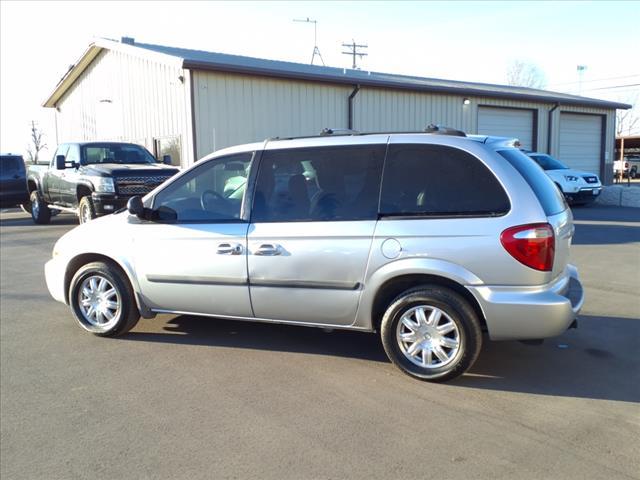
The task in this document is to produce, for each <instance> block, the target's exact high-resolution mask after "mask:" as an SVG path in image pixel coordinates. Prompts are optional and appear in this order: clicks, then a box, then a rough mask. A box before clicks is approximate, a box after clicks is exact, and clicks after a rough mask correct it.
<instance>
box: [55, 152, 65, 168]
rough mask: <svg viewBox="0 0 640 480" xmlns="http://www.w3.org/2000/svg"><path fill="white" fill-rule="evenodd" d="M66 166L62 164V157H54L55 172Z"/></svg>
mask: <svg viewBox="0 0 640 480" xmlns="http://www.w3.org/2000/svg"><path fill="white" fill-rule="evenodd" d="M66 167H67V166H66V165H65V163H64V155H56V170H64V169H65V168H66Z"/></svg>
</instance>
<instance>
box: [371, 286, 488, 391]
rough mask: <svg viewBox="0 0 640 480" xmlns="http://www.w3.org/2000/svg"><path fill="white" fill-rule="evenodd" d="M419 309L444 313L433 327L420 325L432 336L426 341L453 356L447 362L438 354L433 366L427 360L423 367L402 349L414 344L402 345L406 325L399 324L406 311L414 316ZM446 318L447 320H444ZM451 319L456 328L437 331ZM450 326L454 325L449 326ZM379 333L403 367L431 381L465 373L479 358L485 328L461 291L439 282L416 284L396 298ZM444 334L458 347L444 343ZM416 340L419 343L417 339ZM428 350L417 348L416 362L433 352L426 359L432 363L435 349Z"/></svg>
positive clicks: (393, 356)
mask: <svg viewBox="0 0 640 480" xmlns="http://www.w3.org/2000/svg"><path fill="white" fill-rule="evenodd" d="M420 309H422V311H423V312H424V313H426V312H430V313H433V312H435V311H436V310H437V311H440V312H441V313H443V314H444V315H442V316H440V320H438V321H436V322H435V324H434V325H432V326H431V327H430V328H429V327H428V326H427V325H426V324H423V325H421V327H420V328H421V329H425V330H424V332H422V333H424V335H427V336H429V337H428V338H429V339H428V340H424V341H425V342H428V344H432V345H436V347H435V348H436V349H439V352H440V353H444V355H445V357H447V356H449V355H450V356H449V357H448V359H447V360H446V361H442V360H441V359H440V357H439V356H438V358H437V359H436V358H434V359H433V360H435V361H434V362H433V363H432V364H431V366H426V365H424V363H423V365H422V366H421V365H418V364H416V363H414V361H412V360H410V359H409V356H410V355H409V353H410V352H409V353H405V352H404V351H403V349H406V350H407V352H408V351H409V350H411V347H409V348H405V347H406V345H404V346H403V343H402V341H401V340H400V339H399V338H398V337H399V335H400V334H401V333H402V330H403V329H405V328H406V327H405V326H404V324H403V325H402V326H400V327H399V325H398V324H399V322H401V320H402V317H403V316H405V314H408V315H409V316H410V315H413V314H412V313H411V312H415V311H418V310H420ZM414 318H416V320H417V318H418V315H417V314H416V315H415V317H414ZM443 321H444V322H445V323H442V322H443ZM449 321H450V322H452V323H453V324H454V325H455V329H454V330H453V331H451V332H448V333H445V334H443V335H441V334H440V333H438V332H437V330H436V329H435V327H437V326H441V327H446V326H448V325H449ZM417 323H420V322H417ZM449 328H451V327H450V326H449ZM407 330H409V329H407ZM427 330H428V331H427ZM422 333H421V334H422ZM380 334H381V338H382V345H383V346H384V350H385V352H386V353H387V356H388V357H389V359H390V360H391V361H392V362H393V363H394V364H395V365H396V366H397V367H398V368H400V370H402V371H403V372H404V373H406V374H407V375H410V376H412V377H414V378H418V379H420V380H426V381H430V382H444V381H446V380H451V379H452V378H455V377H458V376H460V375H462V374H463V373H464V372H466V371H467V370H468V369H469V368H470V367H471V366H472V365H473V363H474V362H475V361H476V359H477V358H478V354H479V353H480V348H481V347H482V330H481V328H480V321H479V320H478V316H477V315H476V312H475V311H474V309H473V308H472V307H471V305H469V303H468V302H467V301H466V300H465V299H464V298H463V297H462V296H460V295H459V294H458V293H456V292H454V291H453V290H450V289H448V288H445V287H441V286H438V285H424V286H420V287H416V288H413V289H411V290H407V291H406V292H404V293H402V294H401V295H399V296H398V297H396V299H395V300H393V301H392V302H391V304H390V305H389V307H388V308H387V310H386V312H385V314H384V317H383V318H382V323H381V325H380ZM412 334H414V332H413V331H408V333H402V335H412ZM430 335H433V336H434V338H433V339H432V338H431V337H430ZM445 337H446V338H448V339H449V340H448V342H449V343H451V342H453V341H457V345H458V347H457V350H456V349H455V347H449V346H446V345H445V344H444V343H441V342H444V341H445ZM434 339H435V340H434ZM432 342H437V343H432ZM415 343H416V344H418V342H417V341H416V342H415ZM423 350H427V353H425V354H423V353H422V351H423ZM429 350H430V349H429V348H426V349H422V348H420V349H418V351H419V352H420V359H417V358H416V359H415V361H416V362H424V361H425V357H424V356H423V355H428V356H429V355H430V356H429V357H427V359H426V360H427V362H430V361H431V358H432V357H433V352H432V353H429ZM436 356H437V355H436Z"/></svg>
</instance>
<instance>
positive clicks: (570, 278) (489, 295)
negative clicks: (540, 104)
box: [467, 265, 584, 340]
mask: <svg viewBox="0 0 640 480" xmlns="http://www.w3.org/2000/svg"><path fill="white" fill-rule="evenodd" d="M467 288H469V290H470V291H471V293H473V295H474V296H475V297H476V299H477V300H478V302H479V303H480V307H481V308H482V311H483V313H484V316H485V319H486V321H487V329H488V331H489V337H490V338H491V339H492V340H532V339H541V338H548V337H555V336H557V335H560V334H561V333H563V332H564V331H566V330H567V329H568V328H569V326H571V324H572V323H573V321H574V320H575V318H576V317H577V315H578V313H579V312H580V309H581V308H582V304H583V303H584V290H583V288H582V284H581V283H580V280H579V278H578V270H577V269H576V268H575V267H574V266H573V265H568V266H567V269H566V270H565V273H564V274H563V275H562V276H561V277H560V278H559V279H556V280H554V281H553V282H552V283H550V284H548V285H543V286H540V287H495V286H482V287H467Z"/></svg>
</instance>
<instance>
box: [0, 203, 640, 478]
mask: <svg viewBox="0 0 640 480" xmlns="http://www.w3.org/2000/svg"><path fill="white" fill-rule="evenodd" d="M575 216H576V237H575V239H574V248H573V251H572V255H573V262H574V263H576V264H577V265H578V267H579V268H580V271H581V275H582V281H583V284H584V286H585V289H586V294H587V300H586V303H585V306H584V309H583V312H582V315H581V318H580V325H579V328H578V329H577V330H570V331H568V332H566V333H565V334H564V335H562V336H561V337H558V338H555V339H551V340H548V341H546V342H545V343H544V344H543V345H542V346H527V345H523V344H521V343H517V342H505V343H489V342H487V343H486V344H485V346H484V348H483V351H482V353H481V355H480V358H479V360H478V362H477V363H476V365H475V366H474V367H473V368H472V370H471V372H470V374H468V375H466V376H464V377H463V378H461V379H458V380H456V381H453V382H451V383H448V384H443V385H438V384H427V383H421V382H418V381H415V380H412V379H410V378H409V377H407V376H404V375H402V374H401V373H399V372H398V371H397V370H396V369H395V368H394V367H393V366H392V365H391V364H390V363H389V362H388V361H387V360H386V357H385V355H384V352H383V350H382V347H381V345H380V343H379V341H378V339H377V337H376V336H375V335H371V334H362V333H355V332H333V333H327V332H323V331H321V330H316V329H308V328H302V327H289V326H273V325H262V324H251V323H234V322H230V321H221V320H215V319H206V318H195V317H188V316H177V317H176V316H171V315H163V316H159V317H158V318H156V319H154V320H141V321H140V323H139V324H138V326H137V327H136V328H135V329H134V330H133V331H132V332H131V333H130V334H129V335H127V336H125V337H123V338H119V339H103V338H97V337H94V336H91V335H88V334H86V333H85V332H83V331H82V330H81V329H80V328H79V327H77V326H76V325H75V323H74V321H73V319H72V318H71V314H70V312H69V311H68V309H67V307H65V306H64V305H61V304H58V303H56V302H54V301H53V300H51V299H50V297H49V295H48V293H47V291H46V287H45V285H44V275H43V264H44V262H45V261H46V260H47V259H48V258H49V256H50V254H51V249H52V247H53V244H54V242H55V240H56V239H57V238H58V237H59V236H60V235H62V234H63V233H64V232H66V231H68V230H69V229H70V228H72V227H73V226H74V225H75V224H76V220H75V218H73V217H70V216H68V215H59V216H57V217H55V218H54V219H53V220H52V224H51V225H48V226H35V225H33V224H32V222H31V220H30V219H29V218H28V217H27V216H26V215H25V214H23V213H21V212H15V211H12V212H6V213H2V214H0V225H1V250H0V254H1V260H2V264H1V267H2V268H1V283H0V290H1V294H0V295H1V296H0V302H1V320H0V347H1V348H0V360H1V362H0V369H1V370H0V373H1V378H0V380H1V388H0V400H1V417H2V418H1V419H2V422H1V446H0V448H1V450H0V452H1V471H0V476H2V478H11V479H20V478H24V479H33V478H48V479H50V478H65V479H66V478H109V479H110V478H278V479H279V478H295V479H303V478H381V479H389V478H401V477H403V478H404V477H417V478H425V477H427V476H436V475H438V476H441V477H443V478H536V479H537V478H563V479H569V478H581V479H582V478H604V477H608V478H640V473H638V472H640V456H639V455H638V451H640V355H639V354H638V351H639V344H640V274H639V273H638V272H639V271H640V209H631V208H613V207H599V206H592V207H589V208H582V209H576V211H575Z"/></svg>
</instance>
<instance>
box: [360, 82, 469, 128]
mask: <svg viewBox="0 0 640 480" xmlns="http://www.w3.org/2000/svg"><path fill="white" fill-rule="evenodd" d="M462 100H463V99H462V97H459V96H455V95H438V94H429V93H418V92H406V91H401V90H389V89H382V88H368V87H367V88H362V89H361V90H360V92H359V93H358V95H357V96H356V98H355V103H354V107H355V108H354V112H355V115H354V129H356V130H359V131H363V132H394V131H395V132H401V131H419V130H422V129H424V128H425V127H426V126H427V125H429V124H431V123H435V124H439V125H446V126H448V127H452V128H457V129H461V130H465V131H469V129H470V127H471V126H472V122H471V111H470V110H471V109H470V108H469V107H470V105H463V104H462Z"/></svg>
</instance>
